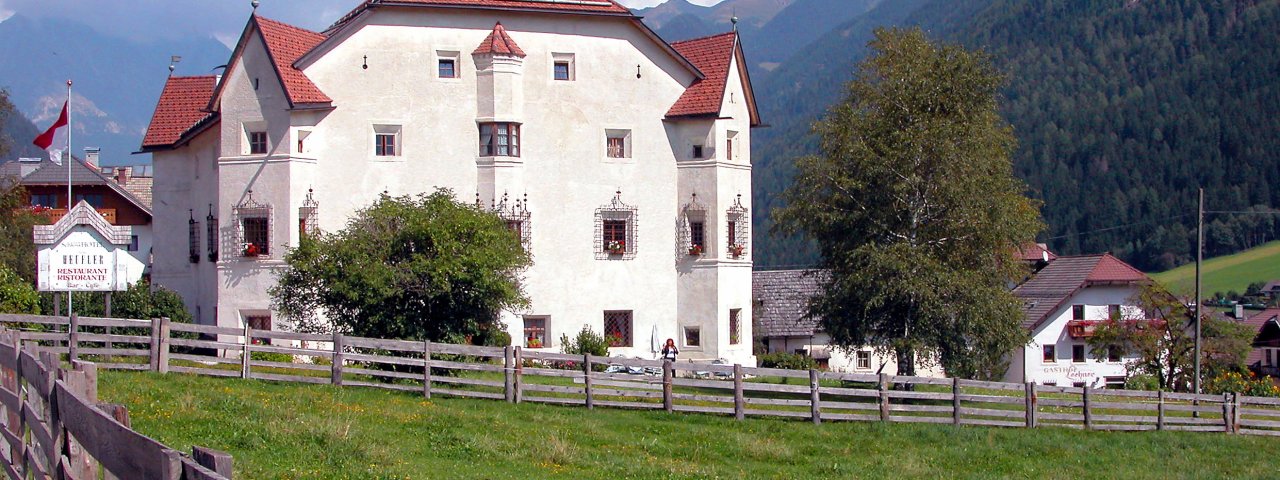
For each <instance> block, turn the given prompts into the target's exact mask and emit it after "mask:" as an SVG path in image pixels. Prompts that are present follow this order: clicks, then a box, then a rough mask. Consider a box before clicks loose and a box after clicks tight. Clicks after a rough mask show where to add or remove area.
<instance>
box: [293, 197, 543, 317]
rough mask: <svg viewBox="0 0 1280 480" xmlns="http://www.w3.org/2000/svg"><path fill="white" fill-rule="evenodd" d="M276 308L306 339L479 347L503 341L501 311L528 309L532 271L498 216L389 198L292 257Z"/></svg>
mask: <svg viewBox="0 0 1280 480" xmlns="http://www.w3.org/2000/svg"><path fill="white" fill-rule="evenodd" d="M285 261H286V262H287V263H288V265H289V267H288V268H287V269H285V270H284V271H283V272H282V273H281V275H280V277H279V282H278V284H277V286H276V287H275V288H273V289H272V290H271V295H272V298H273V304H274V306H275V308H276V309H277V310H278V311H280V312H281V313H282V314H283V315H284V316H285V317H286V318H287V319H288V320H290V321H292V322H294V323H295V326H296V327H297V328H298V329H299V330H302V331H312V332H328V331H331V329H335V328H336V329H337V330H338V331H340V332H342V333H347V334H353V335H358V336H365V337H380V338H404V339H426V340H433V341H442V340H457V339H459V338H461V337H464V336H474V337H475V338H474V340H477V341H479V342H485V341H492V339H495V338H501V337H503V336H504V332H503V328H502V325H501V322H500V319H499V313H500V312H501V311H502V310H504V309H505V310H511V309H515V308H519V307H522V306H525V305H527V304H528V300H527V299H526V297H525V295H524V293H523V291H522V289H521V285H520V279H519V275H520V273H521V272H522V271H523V270H524V269H525V268H527V267H528V266H529V265H530V264H532V260H531V258H530V256H529V254H528V253H527V252H526V251H525V249H524V248H523V246H522V245H521V243H520V239H519V238H518V236H517V235H515V234H513V233H512V232H511V231H509V230H508V229H507V226H506V223H505V222H504V221H503V220H502V219H501V218H499V217H498V216H496V215H494V214H492V213H490V212H487V211H484V210H482V209H480V208H479V207H476V206H474V205H470V204H465V203H460V202H458V201H456V200H455V199H454V197H453V193H452V192H450V191H448V190H438V191H436V192H435V193H433V194H430V195H427V194H422V195H418V196H403V197H388V196H385V195H384V196H383V197H382V198H380V199H379V200H378V201H377V202H376V203H374V204H373V205H372V206H370V207H368V208H366V209H364V210H361V211H360V212H358V213H357V214H356V215H355V216H354V217H353V218H352V219H351V220H350V221H349V222H348V223H347V225H346V227H345V228H343V229H342V230H341V231H339V232H336V233H315V234H307V235H304V236H303V238H302V241H301V242H300V244H299V246H298V248H296V249H293V250H292V251H290V252H289V253H288V254H287V255H285Z"/></svg>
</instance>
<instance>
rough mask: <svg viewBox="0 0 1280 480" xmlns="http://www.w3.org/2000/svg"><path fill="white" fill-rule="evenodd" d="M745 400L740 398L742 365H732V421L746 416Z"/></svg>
mask: <svg viewBox="0 0 1280 480" xmlns="http://www.w3.org/2000/svg"><path fill="white" fill-rule="evenodd" d="M746 404H747V402H746V399H745V398H743V397H742V365H741V364H737V363H735V364H733V419H734V420H742V419H743V418H746V416H747V409H746V406H747V405H746Z"/></svg>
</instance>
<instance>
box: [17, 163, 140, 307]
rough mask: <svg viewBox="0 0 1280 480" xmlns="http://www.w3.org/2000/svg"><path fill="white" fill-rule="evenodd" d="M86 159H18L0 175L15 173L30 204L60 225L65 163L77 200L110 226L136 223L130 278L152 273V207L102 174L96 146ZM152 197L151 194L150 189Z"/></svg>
mask: <svg viewBox="0 0 1280 480" xmlns="http://www.w3.org/2000/svg"><path fill="white" fill-rule="evenodd" d="M85 153H86V155H85V159H84V160H81V159H76V158H71V159H70V160H64V161H63V163H62V165H58V164H56V163H53V161H51V160H49V159H47V158H20V159H18V160H17V161H12V162H8V163H5V164H3V165H0V177H8V176H12V177H16V178H18V179H19V183H20V184H21V185H22V188H23V189H24V190H26V193H27V197H28V200H29V204H30V205H31V206H32V207H36V208H38V209H40V210H42V211H45V212H47V214H48V215H49V223H50V224H52V223H56V222H57V221H58V219H60V218H62V216H63V215H66V213H67V169H68V165H67V162H68V161H70V162H71V164H70V169H71V187H72V188H71V195H72V196H73V197H74V199H73V200H74V202H73V204H75V203H79V202H80V201H81V200H84V201H86V202H88V203H89V205H91V206H93V208H94V209H96V210H97V211H98V213H99V214H101V215H102V217H103V218H104V219H106V221H107V222H108V223H110V224H111V225H115V226H128V227H132V234H131V238H130V242H129V245H128V247H127V249H126V250H127V251H128V252H129V255H130V256H132V257H133V258H134V259H135V260H137V262H135V263H131V264H130V267H129V270H128V273H127V275H128V278H129V280H128V282H129V283H133V282H135V281H138V280H139V279H141V278H144V277H146V276H148V275H149V274H150V273H151V272H150V266H151V246H152V226H151V220H152V216H151V206H150V204H149V203H148V202H146V201H143V199H142V198H140V197H139V195H137V194H135V193H133V192H131V191H130V190H129V189H128V188H126V187H125V186H124V185H121V184H120V183H118V182H117V181H116V180H115V179H113V178H110V177H108V176H106V175H103V174H102V173H100V171H99V169H98V167H97V164H98V150H97V149H95V148H86V149H85ZM147 198H150V192H149V191H148V192H147Z"/></svg>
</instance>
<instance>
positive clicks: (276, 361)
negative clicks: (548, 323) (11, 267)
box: [0, 315, 1280, 436]
mask: <svg viewBox="0 0 1280 480" xmlns="http://www.w3.org/2000/svg"><path fill="white" fill-rule="evenodd" d="M0 322H4V323H6V324H10V325H25V326H27V327H39V328H38V329H42V330H44V331H34V329H32V331H23V332H21V339H22V341H23V348H24V349H29V350H33V351H41V352H45V353H46V354H48V355H54V354H57V355H66V356H67V357H68V360H69V361H71V362H75V361H77V360H80V359H81V357H84V356H86V355H91V356H92V357H93V358H94V359H96V360H99V362H98V366H99V368H106V369H132V370H151V371H156V372H162V373H164V372H171V371H172V372H178V373H191V374H200V375H211V376H219V377H239V378H253V379H261V380H272V381H284V382H302V383H323V384H333V385H346V386H353V387H369V388H384V389H392V390H400V391H409V392H415V393H417V394H420V395H422V396H424V397H426V398H431V397H432V396H435V395H445V396H453V397H466V398H483V399H493V400H504V401H507V402H512V403H522V402H533V403H547V404H556V405H580V406H584V407H586V408H587V409H594V408H596V407H615V408H632V409H654V410H665V411H667V412H697V413H706V414H717V415H732V416H733V417H734V418H736V419H743V418H746V417H755V416H760V417H783V418H796V419H805V420H808V421H812V422H813V423H822V422H824V421H880V422H915V423H943V424H952V425H983V426H998V427H1026V428H1038V427H1064V428H1077V429H1089V430H1182V431H1200V432H1222V433H1229V434H1250V435H1272V436H1280V399H1276V398H1267V397H1251V396H1242V395H1235V394H1224V395H1211V394H1189V393H1171V392H1148V391H1132V390H1109V389H1108V390H1103V389H1094V388H1088V387H1084V388H1080V387H1058V386H1045V385H1036V384H1034V383H1007V382H985V381H976V380H963V379H953V378H932V377H914V376H900V375H888V374H879V375H877V374H860V373H841V372H824V371H818V370H810V371H801V370H784V369H775V368H756V367H744V366H741V365H719V364H709V363H696V362H684V361H680V362H662V361H656V360H645V359H632V358H619V357H600V356H594V355H569V354H564V353H559V352H550V351H544V350H527V349H523V348H521V347H484V346H474V345H454V344H445V343H436V342H428V341H410V340H388V339H377V338H363V337H354V336H347V335H340V334H334V335H317V334H308V333H293V332H278V331H277V332H273V331H264V330H256V329H252V328H249V327H243V328H227V327H213V326H206V325H191V324H179V323H170V322H169V320H168V319H163V318H161V319H151V320H121V319H96V318H77V317H74V316H73V317H72V318H71V319H67V318H57V317H42V316H27V315H0ZM113 329H114V330H113ZM7 400H8V397H7V396H5V395H4V394H3V393H0V404H3V403H4V402H7Z"/></svg>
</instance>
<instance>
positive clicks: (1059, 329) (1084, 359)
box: [1004, 253, 1151, 387]
mask: <svg viewBox="0 0 1280 480" xmlns="http://www.w3.org/2000/svg"><path fill="white" fill-rule="evenodd" d="M1041 258H1043V259H1044V260H1045V264H1044V265H1043V266H1042V267H1040V270H1039V271H1037V272H1036V273H1035V275H1033V276H1032V277H1031V278H1030V279H1029V280H1027V281H1025V282H1023V283H1022V284H1020V285H1018V286H1017V287H1016V288H1014V289H1013V294H1014V295H1015V296H1017V297H1018V298H1019V299H1021V300H1022V302H1023V321H1022V326H1023V327H1024V328H1026V329H1027V330H1028V331H1029V332H1030V333H1031V342H1030V343H1028V344H1027V345H1025V346H1023V347H1020V348H1018V349H1017V350H1016V351H1015V352H1013V354H1012V355H1011V358H1010V366H1009V370H1008V372H1007V373H1006V374H1005V378H1004V380H1005V381H1008V382H1035V383H1038V384H1042V385H1059V386H1064V387H1071V386H1076V387H1081V386H1089V387H1104V386H1105V387H1122V386H1123V385H1124V382H1125V380H1126V379H1127V377H1126V375H1127V374H1126V369H1125V364H1126V362H1129V361H1132V360H1135V359H1136V358H1137V356H1136V354H1133V353H1130V352H1126V351H1122V350H1120V349H1114V350H1109V351H1107V352H1105V354H1104V355H1099V354H1098V353H1097V352H1094V351H1093V350H1092V348H1090V347H1089V345H1088V339H1089V337H1091V336H1092V335H1093V332H1094V329H1095V328H1096V327H1097V326H1098V324H1100V323H1102V322H1104V321H1106V320H1107V319H1110V318H1124V319H1144V318H1145V314H1144V313H1143V311H1142V309H1141V308H1140V307H1139V306H1138V305H1136V303H1135V299H1136V298H1137V296H1138V293H1139V291H1140V289H1141V288H1142V286H1143V285H1145V284H1148V283H1150V282H1151V279H1150V278H1149V277H1148V276H1147V275H1146V274H1145V273H1143V272H1142V271H1140V270H1138V269H1136V268H1133V267H1132V266H1130V265H1129V264H1126V263H1124V262H1122V261H1120V259H1118V258H1116V257H1114V256H1112V255H1111V254H1109V253H1106V254H1100V255H1079V256H1055V257H1052V258H1049V256H1048V255H1043V256H1041Z"/></svg>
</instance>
